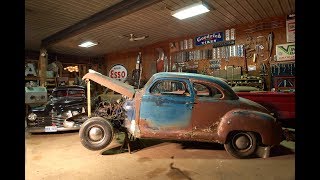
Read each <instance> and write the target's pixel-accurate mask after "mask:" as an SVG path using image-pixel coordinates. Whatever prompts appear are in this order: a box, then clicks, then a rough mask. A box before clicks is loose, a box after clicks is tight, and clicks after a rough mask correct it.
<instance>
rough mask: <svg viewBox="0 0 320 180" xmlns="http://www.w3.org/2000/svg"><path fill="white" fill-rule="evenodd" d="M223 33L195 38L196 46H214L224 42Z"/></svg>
mask: <svg viewBox="0 0 320 180" xmlns="http://www.w3.org/2000/svg"><path fill="white" fill-rule="evenodd" d="M223 39H224V37H223V32H216V33H212V34H206V35H202V36H198V37H196V38H195V45H196V46H202V45H205V44H212V43H214V42H220V41H223Z"/></svg>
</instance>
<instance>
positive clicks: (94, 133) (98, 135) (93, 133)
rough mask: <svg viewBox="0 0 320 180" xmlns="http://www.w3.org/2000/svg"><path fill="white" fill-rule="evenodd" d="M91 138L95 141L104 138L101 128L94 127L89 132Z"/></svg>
mask: <svg viewBox="0 0 320 180" xmlns="http://www.w3.org/2000/svg"><path fill="white" fill-rule="evenodd" d="M89 138H90V139H91V140H93V141H99V140H101V139H102V138H103V130H102V129H101V128H99V127H92V128H91V129H90V131H89Z"/></svg>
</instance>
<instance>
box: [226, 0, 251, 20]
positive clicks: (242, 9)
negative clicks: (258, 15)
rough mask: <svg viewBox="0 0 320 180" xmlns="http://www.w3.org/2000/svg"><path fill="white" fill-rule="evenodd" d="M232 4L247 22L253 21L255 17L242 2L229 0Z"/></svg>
mask: <svg viewBox="0 0 320 180" xmlns="http://www.w3.org/2000/svg"><path fill="white" fill-rule="evenodd" d="M227 2H228V4H230V6H233V7H234V9H235V10H236V11H238V12H239V14H241V15H242V16H243V17H244V18H245V19H246V22H247V23H248V22H253V21H254V20H255V19H254V18H253V17H252V16H251V14H250V13H248V12H247V10H246V7H244V6H243V5H242V4H240V3H238V1H237V0H228V1H227Z"/></svg>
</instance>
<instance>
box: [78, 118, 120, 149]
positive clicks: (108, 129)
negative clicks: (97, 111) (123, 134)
mask: <svg viewBox="0 0 320 180" xmlns="http://www.w3.org/2000/svg"><path fill="white" fill-rule="evenodd" d="M79 135H80V139H81V144H82V145H83V146H84V147H86V148H87V149H89V150H93V151H97V150H101V149H104V148H106V147H107V146H108V145H109V144H110V143H111V141H112V139H113V136H114V131H113V127H112V125H111V123H110V122H109V121H107V120H106V119H104V118H102V117H92V118H90V119H88V120H87V121H85V122H84V123H83V124H82V125H81V128H80V130H79Z"/></svg>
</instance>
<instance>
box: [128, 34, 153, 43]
mask: <svg viewBox="0 0 320 180" xmlns="http://www.w3.org/2000/svg"><path fill="white" fill-rule="evenodd" d="M123 37H127V38H129V41H139V40H142V39H145V38H148V37H149V36H148V35H145V36H140V37H137V36H135V35H134V34H129V35H123Z"/></svg>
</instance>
